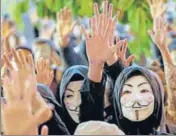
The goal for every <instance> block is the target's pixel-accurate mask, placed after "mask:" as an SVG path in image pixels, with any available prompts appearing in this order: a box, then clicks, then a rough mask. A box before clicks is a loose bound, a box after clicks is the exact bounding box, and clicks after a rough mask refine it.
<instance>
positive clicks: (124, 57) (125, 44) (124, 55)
mask: <svg viewBox="0 0 176 136" xmlns="http://www.w3.org/2000/svg"><path fill="white" fill-rule="evenodd" d="M126 51H127V41H126V40H125V42H124V44H123V46H122V51H121V52H122V57H123V58H122V59H126Z"/></svg>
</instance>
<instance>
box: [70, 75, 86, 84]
mask: <svg viewBox="0 0 176 136" xmlns="http://www.w3.org/2000/svg"><path fill="white" fill-rule="evenodd" d="M80 80H84V77H83V76H81V75H80V74H75V75H74V76H73V77H72V78H71V79H70V82H72V81H80Z"/></svg>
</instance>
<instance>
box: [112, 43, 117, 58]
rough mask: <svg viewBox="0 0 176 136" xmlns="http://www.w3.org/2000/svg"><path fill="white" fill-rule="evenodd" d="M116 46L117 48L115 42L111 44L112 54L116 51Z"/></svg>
mask: <svg viewBox="0 0 176 136" xmlns="http://www.w3.org/2000/svg"><path fill="white" fill-rule="evenodd" d="M117 48H118V45H117V44H115V45H114V46H111V52H112V55H113V54H114V53H116V52H117Z"/></svg>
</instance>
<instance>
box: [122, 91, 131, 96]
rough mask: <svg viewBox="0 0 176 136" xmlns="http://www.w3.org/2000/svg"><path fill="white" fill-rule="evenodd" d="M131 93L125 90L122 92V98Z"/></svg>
mask: <svg viewBox="0 0 176 136" xmlns="http://www.w3.org/2000/svg"><path fill="white" fill-rule="evenodd" d="M131 93H132V92H131V91H129V90H125V91H123V92H122V96H124V95H128V94H131Z"/></svg>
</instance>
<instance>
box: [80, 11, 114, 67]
mask: <svg viewBox="0 0 176 136" xmlns="http://www.w3.org/2000/svg"><path fill="white" fill-rule="evenodd" d="M106 19H107V18H106V17H105V15H104V14H101V15H100V19H99V20H100V21H99V22H100V23H99V25H98V27H97V26H96V24H97V18H96V17H95V16H94V17H93V18H91V19H90V22H91V23H90V24H91V30H92V36H91V37H90V36H89V34H88V33H87V32H86V30H85V28H84V27H82V30H83V33H84V36H85V39H86V48H87V55H88V59H89V62H90V64H91V63H97V64H102V65H103V64H104V63H105V62H106V61H107V60H108V59H109V58H110V57H111V56H112V55H113V54H114V53H115V49H116V46H111V45H112V44H113V43H112V42H110V40H109V39H111V36H112V33H113V32H114V27H113V20H112V19H108V22H107V23H105V20H106ZM97 53H98V54H97Z"/></svg>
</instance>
